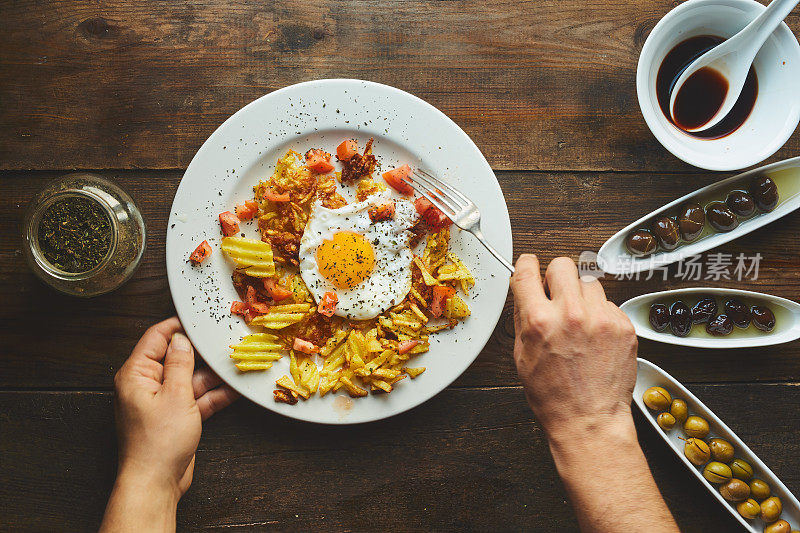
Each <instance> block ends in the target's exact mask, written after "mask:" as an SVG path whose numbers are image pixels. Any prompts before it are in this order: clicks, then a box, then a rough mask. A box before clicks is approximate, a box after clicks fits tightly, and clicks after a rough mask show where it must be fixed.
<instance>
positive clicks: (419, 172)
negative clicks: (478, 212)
mask: <svg viewBox="0 0 800 533" xmlns="http://www.w3.org/2000/svg"><path fill="white" fill-rule="evenodd" d="M414 173H415V174H417V175H421V176H422V177H423V178H426V179H427V180H428V181H429V182H430V183H433V184H434V185H437V184H438V185H439V186H440V187H441V188H442V189H445V190H447V191H449V192H450V194H453V195H455V196H456V197H458V198H460V199H461V200H462V201H464V202H466V203H467V204H469V203H471V202H470V199H469V198H467V197H466V196H464V195H463V194H462V193H461V191H459V190H458V189H455V188H453V187H451V186H450V185H448V184H447V183H445V182H443V181H442V180H440V179H437V178H435V177H434V176H432V175H431V174H430V173H429V172H425V171H424V170H422V169H419V168H415V169H414Z"/></svg>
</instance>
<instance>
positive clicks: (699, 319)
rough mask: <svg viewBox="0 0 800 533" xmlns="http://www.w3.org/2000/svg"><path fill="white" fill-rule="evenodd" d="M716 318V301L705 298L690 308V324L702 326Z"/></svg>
mask: <svg viewBox="0 0 800 533" xmlns="http://www.w3.org/2000/svg"><path fill="white" fill-rule="evenodd" d="M715 316H717V301H716V300H715V299H714V298H711V297H706V298H703V299H701V300H700V301H699V302H697V303H696V304H694V306H692V322H694V323H695V324H702V323H703V322H708V321H709V320H711V319H712V318H714V317H715Z"/></svg>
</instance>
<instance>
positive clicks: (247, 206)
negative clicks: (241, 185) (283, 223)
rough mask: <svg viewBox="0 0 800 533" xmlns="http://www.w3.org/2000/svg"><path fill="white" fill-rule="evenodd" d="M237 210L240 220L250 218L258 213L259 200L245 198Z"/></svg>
mask: <svg viewBox="0 0 800 533" xmlns="http://www.w3.org/2000/svg"><path fill="white" fill-rule="evenodd" d="M235 211H236V216H237V217H239V220H250V219H252V218H253V217H254V216H256V213H258V202H256V201H255V200H245V201H244V203H243V204H241V205H237V206H236V209H235Z"/></svg>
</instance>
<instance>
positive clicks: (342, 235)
mask: <svg viewBox="0 0 800 533" xmlns="http://www.w3.org/2000/svg"><path fill="white" fill-rule="evenodd" d="M390 197H391V196H390V193H389V191H383V192H380V193H377V194H374V195H372V196H370V197H369V198H367V199H366V200H364V201H362V202H355V203H352V204H348V205H345V206H343V207H340V208H338V209H328V208H326V207H323V206H322V205H320V204H317V205H315V206H314V208H313V209H312V211H311V215H310V216H309V219H308V222H307V223H306V228H305V231H304V232H303V237H302V238H301V239H300V250H299V257H300V276H301V277H302V278H303V281H304V282H305V284H306V286H307V287H308V290H309V291H310V292H311V294H312V296H313V297H314V300H315V301H316V302H317V303H319V302H320V301H321V300H322V297H323V296H324V294H325V293H326V292H333V293H335V294H336V297H337V299H338V301H337V304H336V311H335V313H336V314H337V315H339V316H342V317H345V318H348V319H351V320H366V319H369V318H374V317H376V316H378V315H379V314H381V313H382V312H384V311H386V310H387V309H389V308H390V307H392V306H394V305H396V304H398V303H400V302H401V301H402V300H403V299H404V298H405V297H406V295H407V294H408V292H409V290H411V262H412V260H413V254H412V252H411V249H410V247H409V240H410V238H411V234H410V232H409V231H408V230H409V228H411V226H413V224H414V222H415V220H416V217H417V214H416V210H415V209H414V205H413V204H412V203H411V202H409V201H407V200H395V214H394V218H391V219H388V220H382V221H379V222H373V221H372V220H371V219H370V216H369V208H370V207H372V206H375V205H379V204H381V203H383V202H385V201H386V200H387V199H389V198H390Z"/></svg>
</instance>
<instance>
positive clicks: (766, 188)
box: [749, 176, 778, 211]
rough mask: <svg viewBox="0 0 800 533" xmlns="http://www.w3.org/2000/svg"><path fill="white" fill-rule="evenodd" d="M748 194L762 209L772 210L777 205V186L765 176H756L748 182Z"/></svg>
mask: <svg viewBox="0 0 800 533" xmlns="http://www.w3.org/2000/svg"><path fill="white" fill-rule="evenodd" d="M749 190H750V194H752V195H753V200H755V202H756V206H758V208H759V209H760V210H762V211H772V210H773V209H775V206H776V205H778V186H777V185H775V182H774V181H772V180H771V179H770V178H768V177H766V176H756V177H755V178H753V181H752V182H750V189H749Z"/></svg>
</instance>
